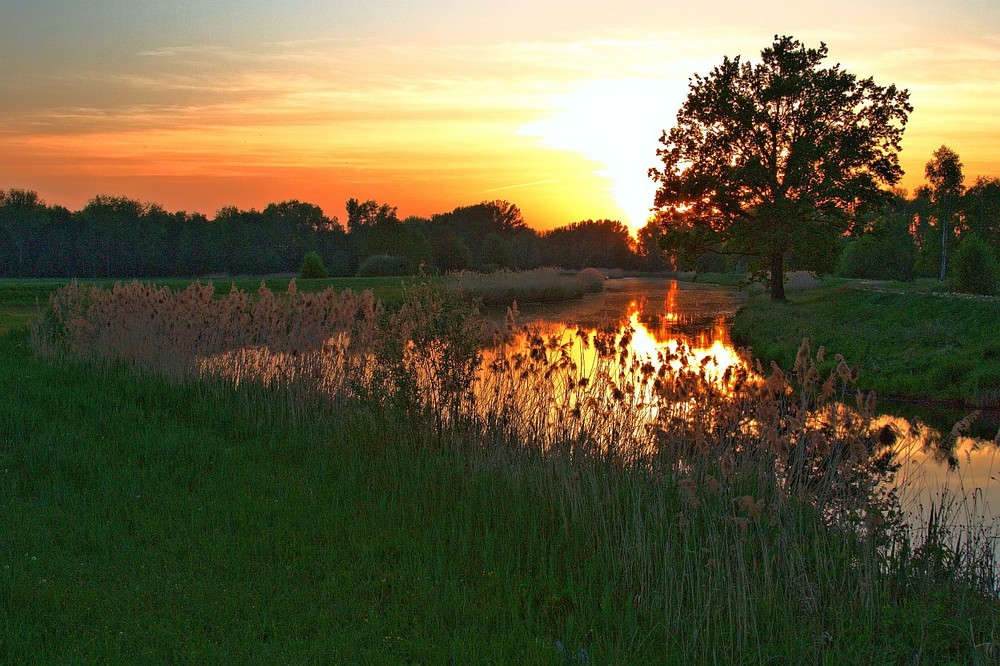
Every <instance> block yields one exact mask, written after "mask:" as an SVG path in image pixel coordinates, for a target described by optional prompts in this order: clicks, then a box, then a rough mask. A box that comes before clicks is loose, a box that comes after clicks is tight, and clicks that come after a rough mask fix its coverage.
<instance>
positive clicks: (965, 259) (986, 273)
mask: <svg viewBox="0 0 1000 666" xmlns="http://www.w3.org/2000/svg"><path fill="white" fill-rule="evenodd" d="M954 276H955V277H954V283H955V288H956V289H957V290H958V291H963V292H966V293H969V294H989V295H992V294H995V293H997V262H996V258H995V257H994V256H993V253H992V252H991V251H990V248H989V246H988V245H987V244H986V243H984V242H983V241H982V239H980V238H979V236H977V235H976V234H969V235H968V236H963V238H962V242H961V244H960V245H959V246H958V250H957V251H956V253H955V269H954Z"/></svg>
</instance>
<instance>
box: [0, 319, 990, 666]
mask: <svg viewBox="0 0 1000 666" xmlns="http://www.w3.org/2000/svg"><path fill="white" fill-rule="evenodd" d="M0 391H2V393H3V395H4V400H3V401H0V521H2V524H3V525H4V529H3V530H0V662H3V663H12V662H13V663H16V662H19V661H25V662H42V663H46V662H47V663H52V662H55V663H67V662H68V663H80V662H82V663H90V662H101V661H111V662H129V663H144V662H162V661H190V662H228V661H251V662H264V663H301V662H311V661H315V662H332V663H551V664H559V663H566V662H567V660H566V659H565V658H564V657H563V655H562V654H561V653H560V651H559V650H558V649H557V647H556V643H557V642H561V643H562V644H563V645H564V646H565V648H566V649H567V650H568V652H570V653H573V654H579V651H580V650H586V651H587V654H588V655H589V657H590V663H610V662H614V663H711V662H713V661H718V662H720V663H763V662H768V663H817V662H826V663H871V662H882V663H900V662H914V661H921V662H922V663H948V662H954V663H977V662H979V663H987V660H988V659H989V655H990V651H991V650H992V649H993V648H992V645H994V644H996V643H997V642H998V638H1000V634H998V626H997V620H998V608H997V605H996V603H995V599H991V598H988V597H984V596H982V595H981V594H980V592H979V591H976V590H969V589H968V588H966V587H964V586H963V585H962V584H961V582H955V581H952V580H949V579H940V578H935V577H933V576H928V577H921V575H920V572H921V571H923V569H921V568H920V567H919V566H915V565H914V566H911V562H910V560H909V559H906V558H897V559H892V560H889V563H890V565H891V566H887V567H886V568H882V567H881V566H880V565H881V563H883V560H882V559H880V556H879V554H878V553H877V552H876V551H875V550H874V548H873V544H869V543H865V542H862V541H859V540H857V539H856V538H854V537H851V536H850V535H849V534H847V533H845V532H841V531H839V530H835V529H831V528H829V527H827V526H826V525H825V524H824V522H823V521H822V520H821V519H820V518H819V517H818V516H817V515H815V513H814V512H813V511H811V510H810V509H809V507H808V506H803V505H799V504H798V503H796V502H794V501H786V502H785V503H783V504H781V505H780V506H779V505H777V504H775V505H771V503H770V502H769V503H768V506H767V507H766V511H765V512H764V514H763V517H762V518H761V520H760V521H759V522H754V521H748V520H747V513H746V511H744V510H741V509H740V508H739V506H738V504H737V503H735V502H734V499H735V497H734V494H733V493H735V494H737V495H738V494H740V493H743V492H746V493H749V494H753V493H755V492H756V491H755V487H756V486H755V484H756V483H757V481H755V480H754V479H746V480H744V481H743V482H742V484H741V486H740V490H739V491H736V489H735V488H731V489H729V490H726V491H722V492H720V491H712V490H711V489H710V487H709V486H708V484H707V483H703V484H702V485H701V486H700V487H698V488H694V489H690V488H687V489H685V488H684V487H681V486H680V485H679V484H678V483H677V480H676V478H674V477H672V476H671V475H666V474H663V473H661V472H655V473H654V472H649V471H647V470H645V469H644V468H638V467H624V468H623V467H622V466H620V465H618V464H615V463H614V462H613V461H607V460H604V459H602V458H599V457H593V456H587V455H578V456H577V457H574V458H572V459H570V458H568V457H566V456H561V455H552V456H543V455H541V454H540V453H539V452H537V451H530V450H521V449H518V448H516V447H510V446H503V445H501V444H498V443H495V442H493V443H491V442H490V441H489V440H481V439H475V438H474V436H473V435H472V434H470V433H464V432H463V431H461V430H458V431H455V432H453V433H451V434H450V435H449V437H448V438H447V439H445V440H444V441H441V440H439V439H437V440H435V439H433V438H431V439H428V438H427V437H425V435H426V433H427V430H426V428H423V427H420V424H419V423H418V424H415V423H414V421H413V420H411V419H409V418H408V417H407V416H406V414H404V413H401V412H399V411H397V410H394V409H392V408H391V407H385V406H380V405H377V404H372V403H365V402H360V403H351V402H348V403H345V404H341V405H338V406H331V405H328V404H327V405H323V404H314V403H308V402H299V401H296V400H295V399H294V398H292V397H290V396H289V394H287V393H283V392H281V391H279V390H265V389H261V388H255V387H252V386H243V387H241V388H240V389H239V390H236V389H233V388H230V387H227V386H225V385H223V384H221V383H212V382H199V381H189V382H185V383H181V384H171V383H168V382H166V381H163V380H161V379H158V378H156V377H153V376H149V375H148V374H144V373H140V372H135V371H131V370H125V369H121V368H113V367H112V368H97V367H93V366H91V365H88V364H86V363H77V362H70V361H68V360H64V359H43V358H39V357H37V356H35V355H34V354H33V353H32V352H31V350H30V349H29V347H28V344H27V342H26V336H25V334H24V333H23V332H18V331H15V332H11V333H8V334H7V335H5V336H2V337H0ZM661 471H662V470H661ZM945 559H947V558H945ZM995 655H996V653H995V652H994V653H993V656H995ZM578 663H579V662H578Z"/></svg>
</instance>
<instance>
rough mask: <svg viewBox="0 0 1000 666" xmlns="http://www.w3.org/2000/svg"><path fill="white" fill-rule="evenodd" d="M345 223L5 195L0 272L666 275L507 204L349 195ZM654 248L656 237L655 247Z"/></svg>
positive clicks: (602, 228)
mask: <svg viewBox="0 0 1000 666" xmlns="http://www.w3.org/2000/svg"><path fill="white" fill-rule="evenodd" d="M345 212H346V224H341V222H340V220H339V219H338V218H337V217H336V216H333V217H329V216H327V215H325V214H324V212H323V210H322V209H321V208H320V207H319V206H317V205H315V204H311V203H307V202H303V201H297V200H289V201H284V202H281V203H272V204H269V205H268V206H267V207H265V208H264V209H263V210H255V209H250V210H242V209H239V208H237V207H234V206H230V207H225V208H222V209H220V210H219V211H218V212H217V213H216V214H215V216H214V217H213V218H211V219H209V218H208V217H207V216H205V215H202V214H200V213H188V212H186V211H177V212H169V211H167V210H165V209H164V208H163V207H162V206H159V205H157V204H151V203H143V202H141V201H137V200H135V199H130V198H127V197H114V196H106V195H101V196H96V197H94V198H93V199H91V200H90V201H89V202H88V203H87V204H86V205H85V206H84V207H83V208H82V209H80V210H78V211H70V210H68V209H66V208H64V207H62V206H50V205H47V204H46V203H45V202H44V201H43V200H42V199H41V198H40V197H39V196H38V194H37V193H36V192H32V191H26V190H19V189H11V190H7V191H4V190H0V276H2V277H102V278H132V277H161V276H164V277H165V276H209V275H263V274H273V273H289V272H297V271H298V270H299V268H300V266H301V265H302V263H303V260H304V258H305V256H306V255H307V254H310V253H315V255H317V256H318V258H319V259H320V260H321V263H322V266H323V271H324V272H326V273H328V274H329V275H331V276H353V275H359V274H363V275H376V274H382V275H384V274H412V273H414V272H416V271H417V270H419V269H420V267H421V266H423V267H424V270H427V271H435V270H439V271H454V270H464V269H473V270H496V269H501V268H510V269H528V268H537V267H539V266H561V267H566V268H583V267H585V266H601V267H608V268H622V269H639V270H642V269H656V268H660V267H662V266H663V263H662V261H663V260H662V258H661V256H660V253H659V252H658V251H657V249H656V248H655V247H653V246H651V245H649V244H648V243H647V245H646V246H642V245H641V244H637V243H636V242H635V241H634V240H633V239H632V237H631V236H630V234H629V231H628V229H627V227H625V225H623V224H622V223H620V222H617V221H614V220H583V221H579V222H575V223H573V224H570V225H567V226H564V227H561V228H558V229H555V230H552V231H549V232H547V233H539V232H537V231H535V230H534V229H531V228H530V227H528V226H527V224H526V223H525V221H524V218H523V215H522V213H521V211H520V209H518V207H517V206H516V205H514V204H512V203H510V202H508V201H502V200H496V201H483V202H481V203H478V204H474V205H469V206H461V207H458V208H456V209H454V210H452V211H450V212H447V213H440V214H435V215H432V216H431V217H407V218H405V219H402V220H401V219H399V216H398V210H397V208H396V207H394V206H391V205H389V204H387V203H380V202H377V201H373V200H368V201H359V200H358V199H350V200H348V201H347V203H346V206H345ZM647 240H648V239H647Z"/></svg>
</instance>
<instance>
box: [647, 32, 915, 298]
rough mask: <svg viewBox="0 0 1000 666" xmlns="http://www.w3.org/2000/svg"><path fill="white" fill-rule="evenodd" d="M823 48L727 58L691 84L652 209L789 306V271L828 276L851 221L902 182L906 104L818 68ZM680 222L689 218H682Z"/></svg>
mask: <svg viewBox="0 0 1000 666" xmlns="http://www.w3.org/2000/svg"><path fill="white" fill-rule="evenodd" d="M826 56H827V47H826V45H825V44H822V43H821V44H820V47H819V48H818V49H810V48H806V47H805V46H804V45H803V44H801V43H800V42H799V41H797V40H795V39H793V38H792V37H787V36H785V37H778V36H775V38H774V43H773V44H772V45H771V46H770V47H768V48H766V49H764V50H763V51H761V60H762V61H761V62H760V63H759V64H755V65H754V64H750V63H748V62H742V61H741V60H740V58H739V57H738V56H737V57H736V58H732V59H730V58H728V57H726V58H724V59H723V62H722V64H721V65H719V66H717V67H715V68H714V69H713V70H712V71H711V72H710V73H709V74H708V76H701V75H698V74H696V75H695V76H694V78H693V79H692V80H691V83H690V89H689V92H688V97H687V100H686V101H685V102H684V105H683V106H682V107H681V109H680V111H679V112H678V114H677V123H676V125H675V126H674V127H673V128H671V129H670V131H669V133H668V132H666V131H665V132H664V133H663V134H662V136H661V138H660V142H661V143H662V144H663V147H662V148H660V149H659V150H658V151H657V155H658V156H659V157H660V158H661V159H662V161H663V167H662V168H661V169H651V170H650V172H649V173H650V177H652V178H653V180H655V181H656V182H657V183H659V189H658V191H657V193H656V199H655V205H656V207H657V209H659V210H665V209H674V210H677V211H683V212H685V213H687V214H688V215H687V216H689V217H690V219H691V220H693V224H694V225H696V226H697V227H700V228H702V229H708V230H710V231H711V232H712V233H714V234H717V235H719V237H720V238H721V239H723V240H725V241H726V243H727V247H728V249H729V250H730V251H734V252H737V253H740V254H744V255H748V256H749V257H751V258H752V259H753V260H754V261H753V263H752V264H751V265H752V267H753V268H754V269H755V272H757V273H758V274H767V275H769V279H770V284H771V298H772V300H784V298H785V290H784V264H785V260H786V259H788V258H789V257H793V258H795V259H796V260H797V262H798V264H799V265H800V266H801V267H803V268H810V269H814V270H815V268H816V267H817V266H822V265H823V264H824V263H825V264H827V265H832V263H833V262H835V261H836V257H828V256H825V255H826V254H827V252H826V251H823V252H817V248H832V247H834V246H835V241H836V238H837V235H838V234H840V233H843V231H844V229H846V223H847V217H848V216H849V215H851V214H853V213H856V212H857V211H858V209H859V208H861V207H863V206H865V205H868V204H873V203H876V202H878V201H881V200H883V199H884V198H885V197H886V196H888V195H889V193H888V192H887V191H886V190H885V189H883V186H885V185H892V184H895V183H896V182H898V181H899V179H900V177H901V176H902V173H903V172H902V170H901V169H900V167H899V160H898V152H899V142H900V139H901V138H902V135H903V128H904V127H905V125H906V121H907V118H908V115H909V113H910V112H911V111H912V110H913V109H912V107H911V106H910V105H909V103H908V101H907V100H908V99H909V93H908V92H907V91H905V90H899V89H897V88H896V87H895V86H888V87H881V86H878V85H876V84H875V83H874V81H873V80H872V79H871V78H868V79H858V78H857V77H856V76H854V75H853V74H850V73H848V72H845V71H843V70H842V69H841V68H840V65H834V66H833V67H827V68H823V67H821V66H820V65H821V63H822V61H823V60H824V59H825V58H826ZM687 216H686V217H687Z"/></svg>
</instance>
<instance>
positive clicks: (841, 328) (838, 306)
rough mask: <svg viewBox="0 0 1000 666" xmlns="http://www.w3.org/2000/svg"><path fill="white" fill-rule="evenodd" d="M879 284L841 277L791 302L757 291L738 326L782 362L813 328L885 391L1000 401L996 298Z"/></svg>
mask: <svg viewBox="0 0 1000 666" xmlns="http://www.w3.org/2000/svg"><path fill="white" fill-rule="evenodd" d="M877 288H878V290H875V289H873V288H871V285H866V288H858V286H857V285H855V284H852V283H851V282H845V281H839V282H838V283H834V284H833V285H831V286H827V287H824V288H821V289H816V290H811V291H806V292H802V293H799V294H792V295H790V296H789V299H788V302H786V303H772V302H771V301H769V300H767V298H766V297H758V298H755V299H753V300H751V301H749V302H748V303H747V304H746V305H745V306H744V307H743V308H742V309H741V310H740V311H739V312H738V313H737V315H736V320H735V322H734V324H733V336H734V338H735V339H736V340H737V341H738V342H739V343H740V344H745V345H749V346H750V347H751V348H752V349H753V353H754V355H755V356H757V357H758V358H762V359H764V360H766V361H771V360H773V361H776V362H777V363H778V364H779V365H782V366H783V367H788V366H789V365H790V364H791V363H792V362H793V361H794V359H795V354H796V351H797V350H798V347H799V345H800V343H801V342H802V339H803V338H809V340H810V342H811V343H812V346H813V349H816V348H818V347H819V346H820V345H823V346H825V347H826V349H827V352H828V356H829V361H828V363H831V364H832V363H833V362H834V361H833V355H834V354H842V355H843V356H844V358H846V359H847V360H848V361H849V362H850V363H852V364H857V365H858V366H859V368H860V373H859V375H858V381H857V383H858V386H860V387H861V388H865V389H874V390H876V391H877V392H878V393H879V394H881V395H884V396H893V397H903V398H911V399H922V400H923V399H927V400H944V401H964V402H966V403H969V404H971V405H976V406H979V405H994V406H996V405H997V404H1000V337H998V335H997V331H998V330H1000V328H998V327H1000V302H998V301H996V300H992V301H991V300H978V299H973V298H961V297H952V296H948V295H947V294H942V293H939V291H938V289H939V287H937V286H936V283H935V284H925V283H918V284H914V285H908V284H905V283H885V284H883V285H878V287H877Z"/></svg>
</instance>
